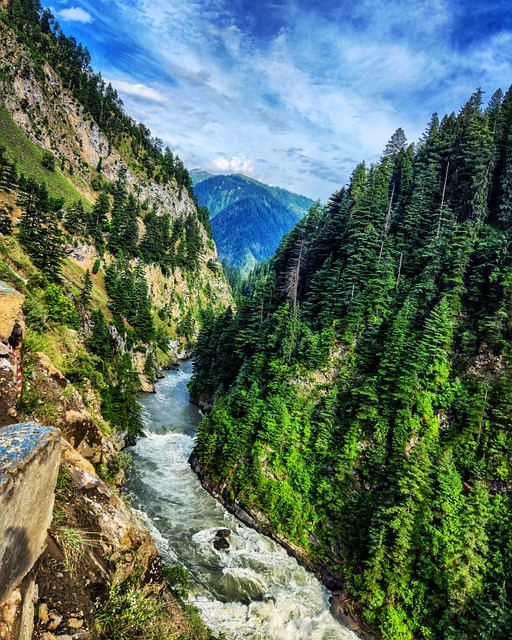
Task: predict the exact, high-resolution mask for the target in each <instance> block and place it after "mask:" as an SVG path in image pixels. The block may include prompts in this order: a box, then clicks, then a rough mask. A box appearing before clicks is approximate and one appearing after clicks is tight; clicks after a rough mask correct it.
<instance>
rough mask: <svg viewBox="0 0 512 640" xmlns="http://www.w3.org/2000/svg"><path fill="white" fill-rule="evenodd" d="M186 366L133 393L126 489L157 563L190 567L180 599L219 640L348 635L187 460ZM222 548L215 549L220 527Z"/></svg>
mask: <svg viewBox="0 0 512 640" xmlns="http://www.w3.org/2000/svg"><path fill="white" fill-rule="evenodd" d="M190 374H191V363H190V362H185V363H184V364H183V365H182V366H181V367H180V369H179V370H177V371H171V372H167V373H166V377H165V379H163V380H161V381H159V382H158V383H157V393H156V394H152V395H144V396H142V397H141V398H140V403H141V405H142V415H143V421H144V425H145V430H146V434H147V437H146V438H143V439H141V440H139V441H138V442H137V444H136V446H135V447H133V448H132V450H131V453H132V458H133V459H132V465H131V469H130V471H129V474H128V482H127V485H126V493H127V494H128V497H129V498H130V500H131V504H132V506H133V508H134V509H135V510H136V511H137V512H138V514H139V516H140V518H141V519H142V520H143V521H144V522H145V524H146V525H147V526H148V528H149V529H150V531H151V533H152V536H153V538H154V540H155V543H156V545H157V546H158V548H159V549H160V551H161V553H162V555H163V558H164V560H165V561H167V562H169V563H171V564H176V563H180V564H182V565H184V566H185V567H186V569H187V570H188V572H189V601H190V602H191V603H192V604H195V605H196V606H197V607H198V608H199V609H200V610H201V612H202V615H203V619H204V621H205V622H206V623H207V624H208V626H210V627H211V628H212V629H213V630H214V631H215V632H223V633H224V634H225V635H226V637H227V638H228V640H235V639H236V640H349V639H350V640H356V638H357V637H356V636H355V634H354V633H352V632H351V631H349V630H348V629H347V628H345V627H344V626H343V625H341V624H340V623H339V622H337V621H336V620H335V619H334V618H333V617H332V615H331V613H330V612H329V592H328V591H327V590H326V589H325V588H324V587H323V586H322V585H321V584H320V583H319V582H318V580H317V579H316V578H315V576H314V575H313V574H311V573H309V572H308V571H306V570H305V569H304V568H302V567H301V566H299V565H298V564H297V562H296V560H295V559H293V558H291V557H290V556H288V555H287V553H286V552H285V551H284V549H282V548H281V547H280V546H279V545H278V544H277V543H275V542H274V541H273V540H271V539H270V538H267V537H266V536H263V535H261V534H259V533H257V532H256V531H253V530H252V529H249V528H248V527H246V526H245V525H243V524H241V523H240V522H238V521H237V520H236V518H235V517H234V516H232V515H231V514H229V513H228V512H227V511H226V510H225V509H224V507H223V506H222V505H220V504H219V503H218V502H217V501H216V500H215V499H214V498H212V497H211V496H210V494H208V493H207V492H206V491H205V490H204V489H203V488H202V487H201V484H200V482H199V480H198V479H197V477H196V475H195V474H194V472H193V471H192V470H191V468H190V466H189V464H188V457H189V455H190V453H191V451H192V448H193V446H194V435H195V430H196V428H197V425H198V424H199V422H200V420H201V415H200V412H199V410H198V408H197V407H195V406H194V405H192V404H190V403H189V396H188V392H187V389H186V384H187V382H188V380H189V379H190ZM223 528H228V529H230V530H231V531H232V533H231V535H230V537H229V538H228V540H229V543H230V548H229V549H228V550H226V551H221V550H216V549H215V548H214V546H213V541H214V539H215V537H216V533H217V531H218V530H219V529H223Z"/></svg>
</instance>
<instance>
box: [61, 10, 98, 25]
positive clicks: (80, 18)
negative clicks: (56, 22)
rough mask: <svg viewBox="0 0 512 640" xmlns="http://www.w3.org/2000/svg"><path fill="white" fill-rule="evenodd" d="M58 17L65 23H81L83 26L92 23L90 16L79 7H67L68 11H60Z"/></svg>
mask: <svg viewBox="0 0 512 640" xmlns="http://www.w3.org/2000/svg"><path fill="white" fill-rule="evenodd" d="M59 16H60V17H61V18H62V20H65V21H66V22H81V23H83V24H89V23H90V22H92V21H93V17H92V15H91V14H90V13H89V12H88V11H85V9H82V8H81V7H69V8H68V9H61V10H60V11H59Z"/></svg>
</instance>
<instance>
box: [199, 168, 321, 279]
mask: <svg viewBox="0 0 512 640" xmlns="http://www.w3.org/2000/svg"><path fill="white" fill-rule="evenodd" d="M190 175H191V179H192V182H193V183H194V192H195V195H196V197H197V200H198V202H199V204H200V205H201V206H204V207H207V208H208V210H209V211H210V216H211V225H212V234H213V238H214V239H215V242H216V244H217V247H218V250H219V255H220V257H221V259H222V260H225V261H226V263H227V264H228V265H229V266H235V267H239V268H240V269H242V271H243V272H244V273H248V272H249V271H250V269H251V268H252V267H253V266H254V265H255V264H256V263H257V262H260V261H262V260H265V259H266V258H269V257H270V256H271V255H272V254H273V253H274V251H275V250H276V248H277V246H278V245H279V242H280V241H281V238H282V237H283V235H284V234H285V233H288V232H289V231H290V230H291V229H292V228H293V226H294V225H295V224H296V223H297V222H298V221H299V220H300V219H301V218H302V217H303V216H304V215H305V214H306V213H307V211H308V210H309V208H310V207H311V206H312V205H313V204H314V202H313V200H311V199H310V198H306V197H304V196H300V195H297V194H295V193H291V192H290V191H286V190H285V189H281V188H279V187H272V186H270V185H267V184H264V183H262V182H259V181H257V180H254V179H253V178H248V177H247V176H243V175H239V174H233V175H216V176H213V175H211V174H208V173H207V172H204V171H203V172H201V171H198V170H194V171H192V172H191V174H190Z"/></svg>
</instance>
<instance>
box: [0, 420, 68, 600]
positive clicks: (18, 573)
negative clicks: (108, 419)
mask: <svg viewBox="0 0 512 640" xmlns="http://www.w3.org/2000/svg"><path fill="white" fill-rule="evenodd" d="M59 461H60V432H59V430H58V429H54V428H53V427H43V426H41V425H39V424H37V423H34V422H26V423H23V424H14V425H11V426H9V427H4V428H3V429H0V567H1V571H0V604H2V603H4V601H5V600H6V599H7V598H9V596H10V595H11V592H12V591H13V590H14V589H15V588H16V587H17V586H18V585H19V584H20V583H21V581H22V580H23V578H24V577H25V576H26V575H27V574H28V573H29V571H30V570H31V569H32V567H33V565H34V563H35V562H36V560H37V559H38V558H39V556H40V555H41V553H42V552H43V549H44V547H45V540H46V531H47V529H48V527H49V526H50V523H51V520H52V509H53V499H54V495H53V492H54V488H55V482H56V480H57V473H58V471H59Z"/></svg>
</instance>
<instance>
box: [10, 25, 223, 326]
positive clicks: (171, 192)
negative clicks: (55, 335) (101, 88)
mask: <svg viewBox="0 0 512 640" xmlns="http://www.w3.org/2000/svg"><path fill="white" fill-rule="evenodd" d="M0 40H1V41H2V47H1V48H0V108H2V107H3V108H4V109H5V110H6V111H7V112H8V114H9V116H10V117H11V118H12V120H13V121H14V123H15V124H16V125H17V126H18V127H19V129H20V130H21V131H23V133H24V134H25V135H26V136H28V138H29V139H30V140H31V142H33V143H34V144H36V145H38V146H39V147H41V148H42V149H45V150H47V151H49V152H51V153H52V154H53V155H54V156H55V158H56V160H57V165H58V166H57V168H56V172H57V173H58V174H59V176H60V177H63V178H65V179H66V180H67V181H68V182H69V183H70V188H71V189H72V190H75V191H76V195H77V197H78V196H79V194H81V195H82V196H84V197H85V198H86V199H87V200H89V201H90V202H91V203H93V202H94V201H95V199H96V197H97V194H96V192H95V191H94V189H93V188H92V187H91V180H92V179H93V178H94V177H98V175H99V174H98V173H97V172H96V168H97V167H98V164H99V163H100V162H101V176H102V178H106V179H107V180H110V181H114V180H115V179H116V178H117V177H118V175H119V173H120V172H123V174H124V175H125V178H126V185H127V188H128V191H129V192H131V193H133V194H134V195H135V196H136V198H137V200H138V201H139V202H141V203H144V207H145V208H146V210H148V211H149V210H154V211H156V212H157V213H158V214H159V215H163V214H164V213H165V214H168V215H169V216H170V217H171V219H174V220H175V219H178V218H186V217H187V216H193V217H196V216H197V212H196V208H195V205H194V203H193V201H192V199H191V197H190V195H189V193H188V191H187V189H185V188H183V187H180V186H178V184H177V183H176V182H175V181H174V180H171V181H169V182H168V183H167V184H165V185H164V184H159V183H158V182H156V181H154V180H150V179H148V177H147V175H146V174H145V173H144V172H143V171H142V169H141V167H140V166H136V163H135V162H134V161H133V159H130V158H129V157H128V156H127V157H126V158H123V157H122V155H121V154H120V153H119V151H118V150H116V149H115V148H114V147H113V145H112V144H111V143H110V142H109V140H108V139H107V137H106V136H105V134H104V133H103V132H102V131H101V129H100V128H99V126H98V125H97V123H96V122H94V120H93V119H92V118H91V117H90V116H88V115H87V114H86V113H85V110H84V107H83V106H82V105H81V104H80V103H79V102H78V101H77V100H76V99H75V98H74V97H73V95H72V94H71V92H70V91H69V90H68V89H67V88H65V87H64V86H63V84H62V82H61V80H60V78H59V76H58V75H57V74H56V73H55V71H54V70H53V69H52V68H51V67H50V66H49V65H48V64H47V63H44V62H43V63H41V64H39V63H35V62H34V60H33V58H32V56H31V54H30V52H29V51H28V50H27V49H26V48H25V47H24V46H23V45H22V44H20V42H19V41H18V40H17V38H16V36H15V34H14V33H13V31H12V30H11V29H9V28H8V27H7V26H6V25H5V24H4V23H3V22H2V21H1V20H0ZM0 133H1V132H0ZM1 142H2V140H1V138H0V143H1ZM13 204H15V203H14V202H13ZM138 224H139V240H142V238H143V237H144V234H145V225H144V223H143V221H142V220H141V219H139V220H138ZM200 233H201V242H202V249H201V251H200V254H199V256H198V269H197V271H196V274H195V275H194V277H193V278H190V277H189V278H187V277H186V274H185V273H184V272H183V271H182V270H180V269H179V268H177V269H175V270H174V272H173V273H172V274H171V275H164V274H163V273H162V271H161V269H159V268H157V267H151V266H147V267H146V276H147V278H148V281H150V283H151V294H152V301H153V303H154V305H155V306H158V307H160V308H162V307H164V306H167V307H168V308H167V311H168V312H169V314H171V315H172V317H173V318H175V320H176V324H178V323H179V321H180V320H181V319H182V317H183V316H184V315H185V314H186V313H187V311H190V310H192V311H194V313H196V312H197V310H198V309H200V308H202V307H204V306H205V305H207V304H211V305H212V306H213V307H214V308H222V307H225V306H227V305H228V304H230V303H231V302H232V299H231V295H230V292H229V289H228V286H227V284H226V281H225V279H224V277H223V276H222V273H221V269H220V268H218V269H213V270H212V269H211V268H208V265H210V266H211V265H212V264H214V265H215V264H216V265H218V256H217V250H216V248H215V244H214V243H213V241H212V240H211V239H209V238H208V237H207V234H206V231H205V230H204V228H203V227H202V225H200ZM67 254H68V256H69V257H70V258H71V260H73V261H74V262H76V264H77V265H79V266H80V267H82V268H83V269H89V270H91V269H92V266H93V264H94V262H95V260H96V259H97V258H99V254H98V252H97V251H96V249H95V248H94V247H93V246H92V245H90V244H87V243H83V242H76V243H73V245H69V246H68V247H67ZM107 262H108V256H107ZM184 300H186V302H183V301H184Z"/></svg>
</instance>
